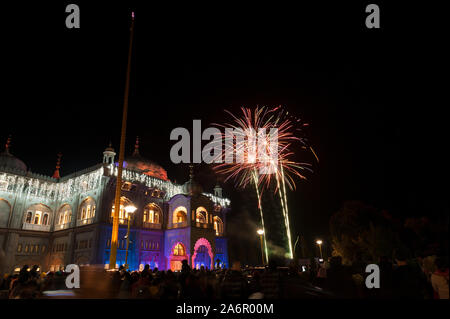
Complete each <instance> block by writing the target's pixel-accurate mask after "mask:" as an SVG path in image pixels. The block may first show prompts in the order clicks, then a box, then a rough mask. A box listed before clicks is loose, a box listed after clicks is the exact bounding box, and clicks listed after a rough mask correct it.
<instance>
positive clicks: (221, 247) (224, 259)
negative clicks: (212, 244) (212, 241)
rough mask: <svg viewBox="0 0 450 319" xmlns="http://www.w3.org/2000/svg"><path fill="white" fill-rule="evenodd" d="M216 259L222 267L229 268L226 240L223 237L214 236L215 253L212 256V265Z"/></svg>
mask: <svg viewBox="0 0 450 319" xmlns="http://www.w3.org/2000/svg"><path fill="white" fill-rule="evenodd" d="M217 259H219V260H220V264H221V267H222V268H223V267H226V268H229V263H228V241H227V239H226V238H225V237H216V254H215V256H214V267H216V263H217Z"/></svg>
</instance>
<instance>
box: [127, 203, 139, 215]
mask: <svg viewBox="0 0 450 319" xmlns="http://www.w3.org/2000/svg"><path fill="white" fill-rule="evenodd" d="M124 209H125V211H126V212H127V213H128V214H133V213H134V212H135V211H136V209H137V207H136V206H133V205H128V206H125V208H124Z"/></svg>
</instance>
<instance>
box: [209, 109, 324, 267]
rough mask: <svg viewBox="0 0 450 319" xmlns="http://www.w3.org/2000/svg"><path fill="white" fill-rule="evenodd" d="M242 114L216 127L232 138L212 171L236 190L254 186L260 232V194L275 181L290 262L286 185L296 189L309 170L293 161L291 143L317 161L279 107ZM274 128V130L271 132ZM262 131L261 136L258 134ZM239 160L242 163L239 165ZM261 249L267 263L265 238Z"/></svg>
mask: <svg viewBox="0 0 450 319" xmlns="http://www.w3.org/2000/svg"><path fill="white" fill-rule="evenodd" d="M241 110H242V117H238V116H235V115H233V114H232V113H231V112H229V111H226V112H227V113H228V114H229V115H231V117H232V118H233V120H234V123H231V124H226V125H219V124H216V125H218V126H219V127H222V128H225V129H227V128H231V129H232V130H233V134H234V138H233V136H232V137H231V140H228V144H227V138H229V135H227V132H226V130H225V133H224V134H223V137H224V139H223V140H225V141H226V142H225V147H224V148H222V150H223V152H222V154H220V159H221V161H219V162H220V163H221V164H218V165H217V166H216V167H215V169H216V171H217V172H218V173H221V174H225V175H226V176H227V177H226V179H225V181H227V180H230V179H234V180H235V183H236V186H237V187H246V186H247V185H248V184H254V185H255V190H256V193H257V198H258V209H259V211H260V215H261V223H262V227H263V229H264V216H263V211H262V207H261V196H262V193H263V190H264V189H267V188H268V187H269V186H270V184H271V183H272V181H273V180H275V182H276V183H275V185H276V187H275V192H278V195H279V197H280V203H281V209H282V213H283V217H284V224H285V228H286V236H287V240H288V248H289V257H290V258H293V250H292V240H291V231H290V223H289V209H288V205H287V195H286V184H287V186H288V187H289V189H291V190H293V189H295V187H296V186H295V180H294V178H295V177H298V178H300V179H306V177H305V176H304V175H303V174H302V172H303V171H305V170H307V171H311V169H310V168H309V166H310V165H309V164H307V163H299V162H296V161H294V160H292V159H291V158H292V157H293V155H294V152H293V151H291V150H290V149H291V148H292V145H293V143H294V142H297V143H300V145H302V148H304V149H306V148H309V149H310V150H311V152H312V153H313V154H314V156H315V158H316V160H317V161H318V157H317V155H316V153H315V152H314V150H313V149H312V148H311V147H310V146H308V147H307V146H306V145H307V144H306V142H305V140H304V139H302V138H301V137H298V136H297V135H296V133H298V131H301V129H299V128H296V125H299V124H301V120H300V119H298V118H295V117H293V116H290V115H289V114H288V112H285V111H284V110H283V109H282V108H281V106H278V107H275V108H272V109H268V108H265V107H263V108H256V109H255V110H254V111H251V110H250V109H249V108H241ZM302 126H303V127H306V126H308V124H307V123H304V124H302ZM274 128H275V129H276V130H273V129H274ZM261 130H262V132H263V134H259V132H260V131H261ZM256 139H257V140H258V148H259V147H261V148H262V152H260V151H259V149H258V152H256V145H255V142H256ZM274 145H276V148H275V149H274V148H273V146H274ZM230 149H231V152H232V154H233V158H232V160H231V161H227V152H228V154H229V151H230ZM234 155H236V161H235V160H234ZM228 156H229V155H228ZM238 158H240V159H241V160H240V161H238ZM223 159H225V162H223V161H222V160H223ZM261 172H262V173H261ZM264 172H266V173H264ZM267 172H270V173H267ZM264 231H265V229H264ZM264 246H265V251H266V261H267V260H268V257H267V256H268V254H267V243H266V240H265V236H264Z"/></svg>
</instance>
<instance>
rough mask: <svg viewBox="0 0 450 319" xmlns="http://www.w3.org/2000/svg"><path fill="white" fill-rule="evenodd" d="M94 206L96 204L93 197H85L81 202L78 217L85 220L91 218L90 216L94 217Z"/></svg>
mask: <svg viewBox="0 0 450 319" xmlns="http://www.w3.org/2000/svg"><path fill="white" fill-rule="evenodd" d="M94 206H95V201H94V199H93V198H92V197H88V198H86V199H84V200H83V201H82V202H81V204H80V209H79V215H78V216H79V217H78V219H81V220H83V219H89V218H91V217H93V216H92V214H91V209H92V207H94Z"/></svg>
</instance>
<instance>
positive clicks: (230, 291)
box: [220, 262, 247, 299]
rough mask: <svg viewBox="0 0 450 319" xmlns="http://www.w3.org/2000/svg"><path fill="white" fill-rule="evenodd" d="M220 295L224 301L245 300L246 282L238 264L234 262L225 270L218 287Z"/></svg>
mask: <svg viewBox="0 0 450 319" xmlns="http://www.w3.org/2000/svg"><path fill="white" fill-rule="evenodd" d="M220 295H221V298H224V299H239V298H247V280H246V279H245V278H244V276H243V275H242V271H241V264H240V263H239V262H234V263H233V266H232V268H231V269H229V270H227V272H226V274H225V276H224V278H223V281H222V283H221V285H220Z"/></svg>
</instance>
